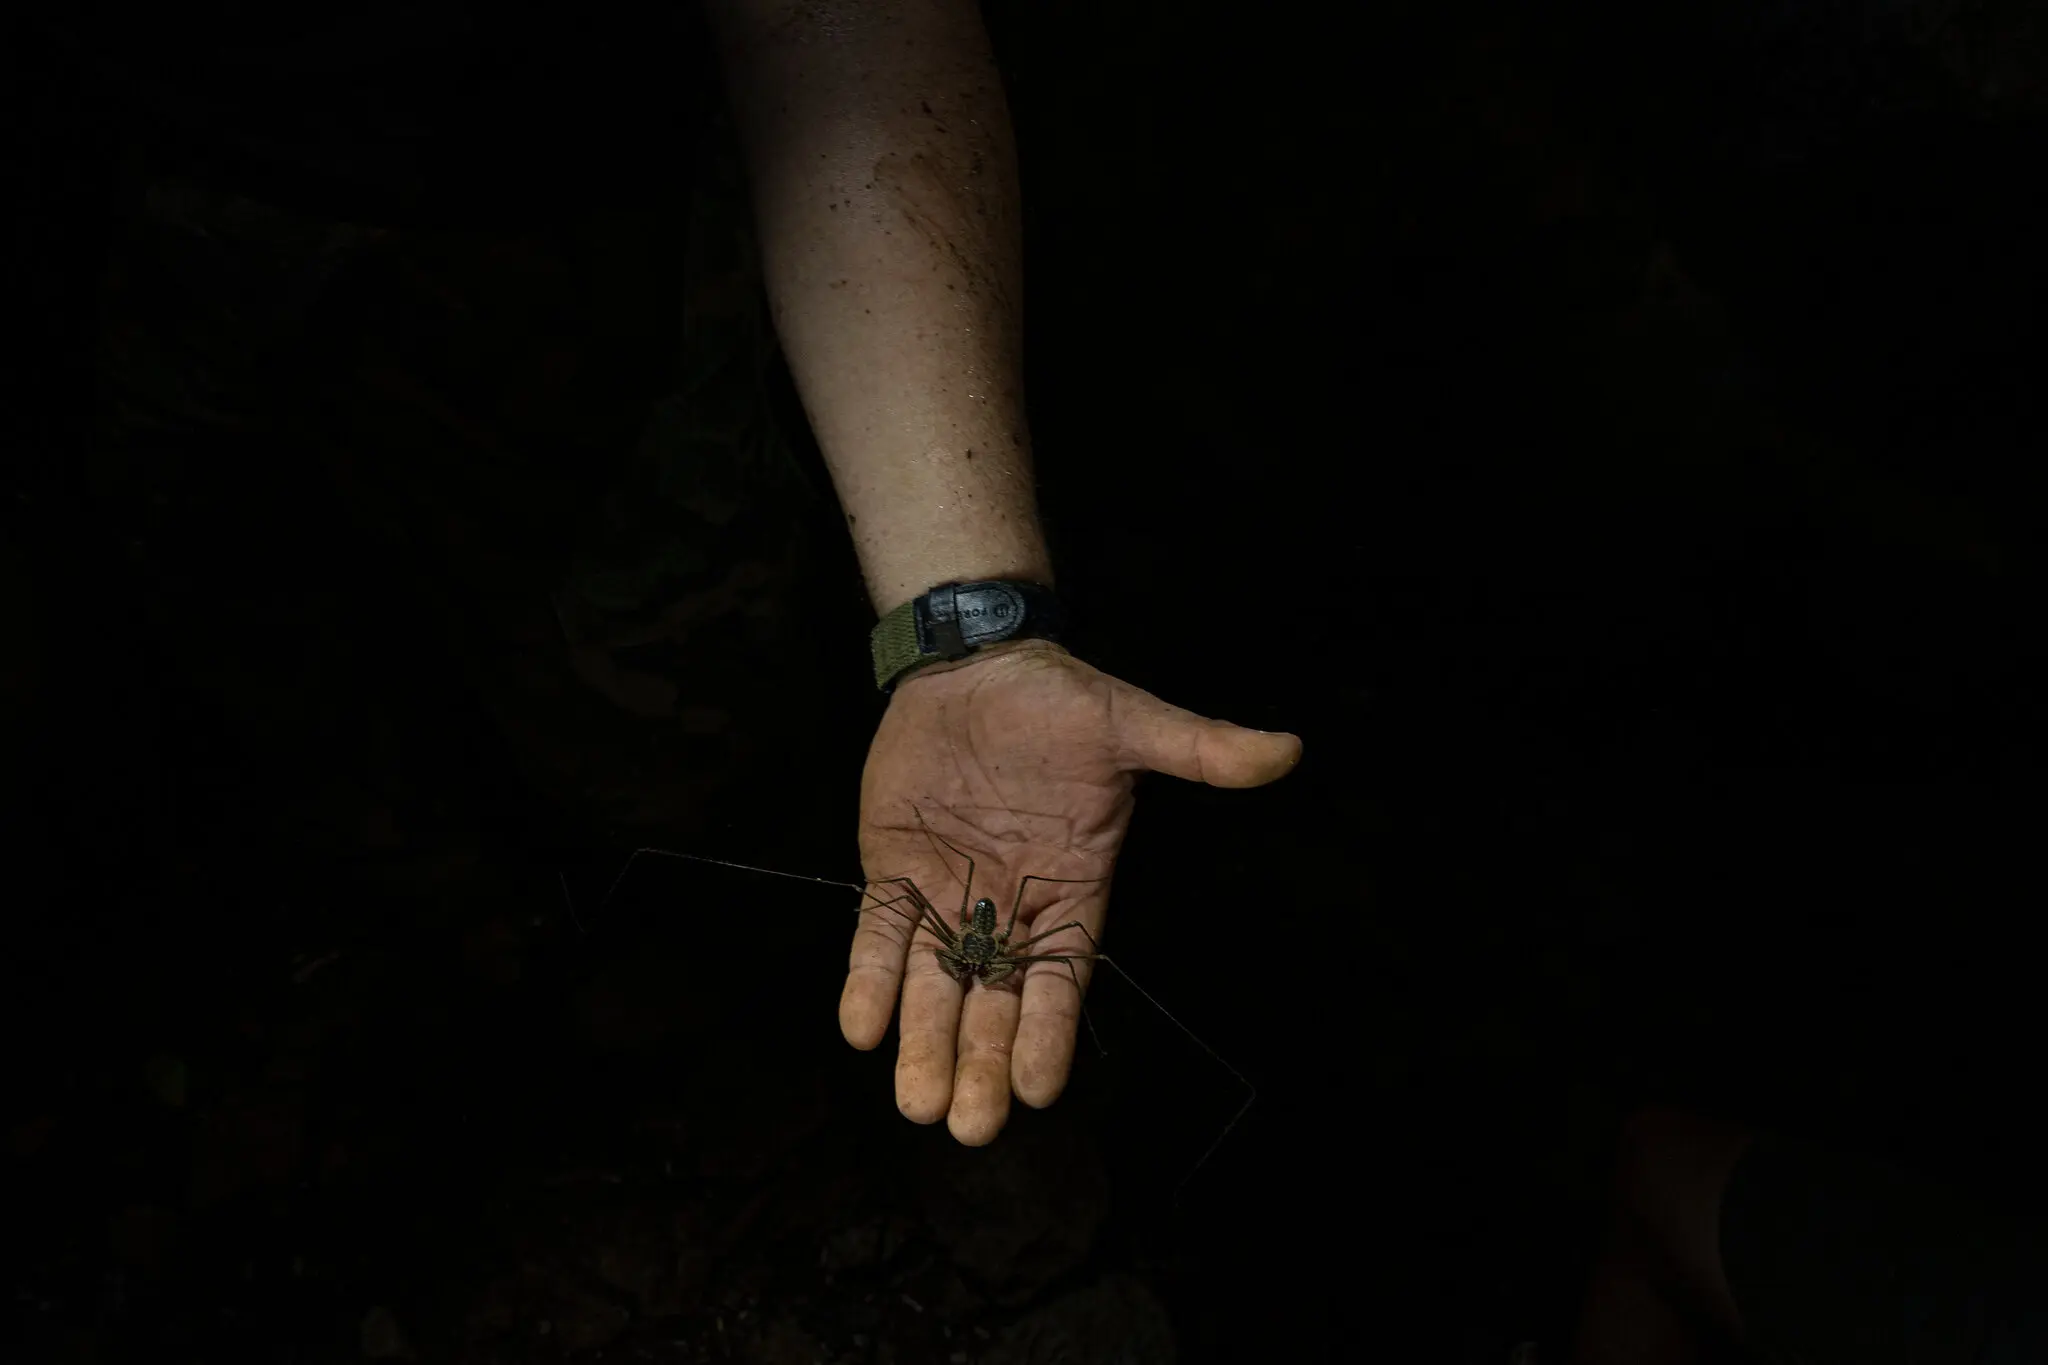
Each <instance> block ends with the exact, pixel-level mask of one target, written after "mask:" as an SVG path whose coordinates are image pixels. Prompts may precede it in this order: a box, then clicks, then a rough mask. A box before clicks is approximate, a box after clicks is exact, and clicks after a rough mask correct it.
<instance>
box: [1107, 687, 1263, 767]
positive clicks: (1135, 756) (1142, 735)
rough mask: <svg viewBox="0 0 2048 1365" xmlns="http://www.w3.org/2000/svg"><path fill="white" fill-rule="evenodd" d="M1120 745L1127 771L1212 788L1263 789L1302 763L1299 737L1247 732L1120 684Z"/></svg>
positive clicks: (1241, 727) (1228, 723)
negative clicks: (1162, 774)
mask: <svg viewBox="0 0 2048 1365" xmlns="http://www.w3.org/2000/svg"><path fill="white" fill-rule="evenodd" d="M1118 693H1119V695H1118V696H1117V708H1116V718H1117V719H1116V724H1117V740H1118V743H1119V744H1121V745H1122V747H1123V756H1122V760H1121V764H1120V766H1122V767H1123V768H1124V769H1126V770H1127V771H1150V772H1157V773H1166V774H1168V775H1170V776H1173V777H1178V778H1181V779H1182V780H1184V781H1188V782H1206V783H1208V784H1209V785H1210V786H1212V787H1263V786H1265V785H1266V784H1267V783H1268V782H1272V781H1275V780H1277V779H1279V778H1282V777H1285V776H1286V775H1287V774H1288V773H1289V772H1291V771H1293V769H1294V765H1295V764H1297V763H1299V762H1301V740H1300V739H1299V738H1297V737H1296V736H1294V735H1288V734H1270V733H1268V732H1267V731H1264V730H1247V729H1245V728H1244V727H1243V726H1242V725H1232V724H1231V723H1230V722H1229V721H1227V720H1210V719H1209V718H1208V717H1206V716H1198V715H1196V714H1195V713H1194V712H1192V711H1184V710H1182V709H1181V708H1180V707H1178V706H1169V705H1167V704H1166V703H1165V702H1163V701H1161V700H1159V698H1157V697H1155V696H1153V695H1152V694H1151V693H1150V692H1143V691H1140V690H1139V689H1137V688H1135V687H1130V686H1128V685H1124V684H1119V687H1118Z"/></svg>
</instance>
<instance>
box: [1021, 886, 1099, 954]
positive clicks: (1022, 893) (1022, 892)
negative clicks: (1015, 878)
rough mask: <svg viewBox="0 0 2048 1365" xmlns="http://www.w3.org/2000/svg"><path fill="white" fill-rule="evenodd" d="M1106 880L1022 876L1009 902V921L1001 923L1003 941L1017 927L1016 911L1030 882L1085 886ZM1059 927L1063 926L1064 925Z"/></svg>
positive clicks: (1022, 905)
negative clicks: (1014, 898) (1013, 898)
mask: <svg viewBox="0 0 2048 1365" xmlns="http://www.w3.org/2000/svg"><path fill="white" fill-rule="evenodd" d="M1108 880H1109V878H1107V877H1040V876H1036V875H1033V876H1029V877H1026V878H1024V880H1023V881H1020V882H1018V883H1017V899H1016V900H1014V901H1012V902H1011V903H1010V918H1009V922H1008V923H1006V924H1004V925H1003V941H1004V942H1005V943H1007V942H1009V941H1010V931H1011V930H1013V929H1015V928H1016V927H1017V912H1018V911H1020V910H1022V909H1023V908H1024V888H1025V887H1026V886H1028V885H1030V884H1031V883H1032V882H1058V883H1061V884H1062V885H1066V886H1086V885H1087V884H1088V883H1090V882H1106V881H1108ZM1061 927H1062V928H1064V927H1065V926H1064V925H1063V926H1061ZM1038 937H1039V938H1044V937H1045V935H1044V934H1040V935H1039V936H1038ZM1018 946H1019V947H1021V946H1023V945H1022V944H1020V945H1018Z"/></svg>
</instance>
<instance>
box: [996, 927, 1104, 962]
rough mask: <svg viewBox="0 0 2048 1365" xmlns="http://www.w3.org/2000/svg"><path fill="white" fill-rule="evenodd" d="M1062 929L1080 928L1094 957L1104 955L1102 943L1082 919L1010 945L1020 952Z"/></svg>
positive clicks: (1089, 951) (1089, 952) (1090, 953)
mask: <svg viewBox="0 0 2048 1365" xmlns="http://www.w3.org/2000/svg"><path fill="white" fill-rule="evenodd" d="M1062 929H1079V930H1080V931H1081V936H1082V937H1083V938H1085V939H1087V940H1088V954H1089V955H1092V956H1094V957H1100V956H1102V945H1101V944H1099V943H1097V942H1096V941H1095V935H1093V934H1091V933H1089V932H1088V926H1087V925H1085V924H1083V923H1081V921H1079V920H1077V919H1076V920H1068V921H1067V922H1066V923H1065V924H1062V925H1059V926H1057V927H1056V928H1052V929H1048V930H1046V931H1045V932H1044V933H1042V934H1033V935H1032V936H1031V937H1030V938H1027V939H1025V940H1024V941H1023V942H1022V943H1013V944H1011V945H1010V947H1011V948H1012V949H1015V950H1016V951H1018V952H1022V951H1023V950H1024V949H1026V948H1029V947H1030V946H1031V945H1032V944H1034V943H1036V942H1038V941H1039V940H1040V939H1047V938H1051V937H1052V936H1053V935H1054V934H1057V933H1059V932H1060V930H1062Z"/></svg>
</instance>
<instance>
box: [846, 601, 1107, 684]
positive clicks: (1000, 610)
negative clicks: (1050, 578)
mask: <svg viewBox="0 0 2048 1365" xmlns="http://www.w3.org/2000/svg"><path fill="white" fill-rule="evenodd" d="M1066 629H1067V625H1066V612H1065V610H1064V609H1063V608H1062V607H1061V605H1060V602H1059V599H1058V598H1057V597H1055V596H1054V595H1053V593H1052V590H1051V589H1050V588H1047V587H1045V586H1043V585H1042V584H1039V583H1033V582H1029V581H1024V580H1014V579H1011V580H1004V579H983V580H979V581H975V582H968V583H941V584H939V585H938V586H936V587H933V588H930V589H928V590H927V591H925V592H923V593H920V594H919V595H918V596H916V597H913V598H911V599H909V600H908V601H905V602H903V603H901V604H899V605H897V606H896V607H894V608H892V609H891V610H890V611H888V612H886V613H884V614H883V616H882V618H881V619H880V620H879V621H877V622H876V623H875V628H874V630H873V631H871V632H869V635H868V649H869V653H870V654H871V655H872V658H873V662H874V668H875V686H876V687H878V688H880V689H881V690H882V691H884V692H887V691H889V690H890V689H891V688H893V687H895V686H896V684H897V683H898V682H900V681H901V680H902V679H904V678H906V677H908V676H910V675H911V674H912V673H913V672H916V671H919V670H921V669H924V668H928V667H930V666H931V665H934V664H938V663H957V662H961V661H963V660H966V659H968V658H971V657H974V656H976V655H982V654H985V653H986V652H987V651H988V650H990V649H992V648H994V647H995V646H997V645H1005V644H1011V643H1018V642H1025V641H1032V640H1039V641H1059V640H1061V639H1064V638H1065V636H1066Z"/></svg>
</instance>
